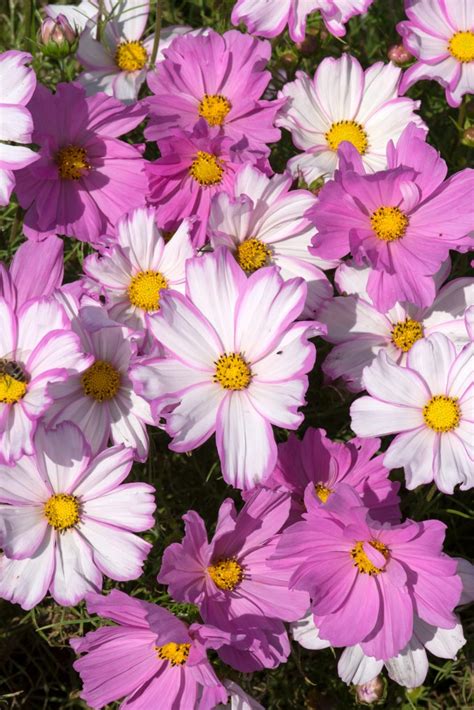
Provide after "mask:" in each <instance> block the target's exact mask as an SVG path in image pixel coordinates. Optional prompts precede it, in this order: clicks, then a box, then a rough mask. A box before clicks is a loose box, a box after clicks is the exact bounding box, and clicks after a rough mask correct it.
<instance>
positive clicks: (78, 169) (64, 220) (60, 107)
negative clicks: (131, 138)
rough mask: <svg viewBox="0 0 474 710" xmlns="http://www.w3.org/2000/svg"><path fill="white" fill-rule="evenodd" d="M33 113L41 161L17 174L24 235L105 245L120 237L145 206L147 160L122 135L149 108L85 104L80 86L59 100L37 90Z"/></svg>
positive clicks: (63, 87)
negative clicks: (125, 220)
mask: <svg viewBox="0 0 474 710" xmlns="http://www.w3.org/2000/svg"><path fill="white" fill-rule="evenodd" d="M29 108H30V110H31V113H32V116H33V120H34V123H35V130H34V132H33V140H34V142H35V143H38V144H39V146H40V159H39V160H38V161H37V162H36V163H34V165H31V166H29V167H27V168H24V169H23V170H21V171H19V172H18V174H17V194H18V199H19V201H20V204H21V206H22V207H24V208H25V209H26V215H25V227H24V229H25V234H26V235H27V237H29V238H30V239H36V240H38V239H43V238H44V237H45V236H47V235H48V234H51V233H57V234H65V235H67V236H71V237H76V238H78V239H82V240H83V241H88V242H92V243H94V244H98V243H99V238H100V237H102V236H103V235H109V236H111V235H113V228H114V225H115V223H116V222H117V220H118V218H119V217H120V216H121V215H122V214H123V213H124V212H126V211H127V210H128V209H131V208H132V207H137V206H138V205H141V204H144V200H145V194H146V190H147V179H146V176H145V173H144V170H143V168H144V165H145V161H144V160H143V158H142V157H141V154H140V152H139V151H138V150H137V149H136V148H135V147H133V146H131V145H129V144H128V143H125V142H123V141H120V140H118V139H117V136H120V135H122V134H123V133H126V132H127V131H130V130H131V129H132V128H135V126H137V125H138V124H139V123H140V121H141V120H142V119H143V118H144V116H145V109H144V108H143V107H142V106H139V105H138V104H136V105H135V106H132V107H125V106H124V105H123V104H122V103H120V101H117V100H116V99H113V98H112V97H109V96H106V95H105V94H96V95H95V96H90V97H88V98H86V96H85V91H84V89H83V88H82V87H80V86H79V85H77V84H74V83H72V84H59V85H58V87H57V91H56V94H54V95H53V94H51V92H50V91H48V89H46V88H45V87H44V86H41V85H40V86H38V87H37V89H36V92H35V94H34V96H33V98H32V100H31V102H30V106H29Z"/></svg>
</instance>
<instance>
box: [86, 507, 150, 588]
mask: <svg viewBox="0 0 474 710" xmlns="http://www.w3.org/2000/svg"><path fill="white" fill-rule="evenodd" d="M81 534H82V535H83V537H84V538H85V539H86V540H87V542H88V543H89V544H90V545H91V546H92V548H93V558H94V562H95V563H96V565H97V566H98V568H99V569H100V570H101V572H103V573H104V574H106V575H107V576H108V577H111V578H112V579H116V580H118V581H121V582H122V581H127V580H129V579H137V577H140V575H141V573H142V568H143V563H144V562H145V559H146V558H147V556H148V553H149V552H150V550H151V547H152V546H151V545H150V543H149V542H146V541H145V540H142V539H141V538H140V537H138V535H134V534H133V533H131V532H128V531H127V530H122V529H121V528H117V527H115V526H111V525H107V524H105V523H99V522H96V521H95V520H92V519H90V518H87V519H86V518H85V519H84V521H83V525H82V526H81Z"/></svg>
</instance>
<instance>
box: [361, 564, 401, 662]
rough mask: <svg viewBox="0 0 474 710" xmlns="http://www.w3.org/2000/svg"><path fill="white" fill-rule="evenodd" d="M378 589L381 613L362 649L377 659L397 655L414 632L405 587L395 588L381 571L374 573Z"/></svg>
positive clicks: (362, 644)
mask: <svg viewBox="0 0 474 710" xmlns="http://www.w3.org/2000/svg"><path fill="white" fill-rule="evenodd" d="M376 581H377V583H378V584H379V585H380V587H379V588H380V590H381V602H382V604H381V606H382V608H381V612H382V613H381V615H380V617H379V620H378V624H377V626H376V627H375V629H374V630H373V632H372V633H371V634H368V635H367V636H366V637H365V639H364V641H363V643H361V647H362V650H363V651H364V653H366V654H367V655H368V656H373V657H374V658H376V659H377V660H385V659H388V658H392V657H393V656H396V655H397V653H399V652H400V651H401V650H402V649H403V648H404V647H405V646H406V644H407V643H408V641H409V640H410V638H411V636H412V634H413V611H414V609H413V601H412V598H411V595H410V593H409V592H408V589H407V588H405V587H404V588H397V587H394V586H392V585H391V584H390V582H389V581H387V580H386V579H385V577H384V575H383V574H379V575H377V577H376Z"/></svg>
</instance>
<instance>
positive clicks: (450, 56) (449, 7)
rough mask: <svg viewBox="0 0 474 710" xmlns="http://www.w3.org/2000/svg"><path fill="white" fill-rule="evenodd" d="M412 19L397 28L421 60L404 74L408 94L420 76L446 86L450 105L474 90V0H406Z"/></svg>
mask: <svg viewBox="0 0 474 710" xmlns="http://www.w3.org/2000/svg"><path fill="white" fill-rule="evenodd" d="M405 12H406V14H407V16H408V20H406V21H404V22H400V23H399V24H398V25H397V30H398V32H399V33H400V35H401V36H402V37H403V44H404V45H405V47H406V48H407V49H408V50H409V51H410V52H411V53H412V54H413V55H414V56H415V57H416V58H417V60H418V61H417V62H416V63H415V64H414V65H413V66H412V67H410V68H409V69H407V71H406V72H405V73H404V75H403V80H402V83H401V85H400V91H401V92H402V93H404V92H405V91H407V90H408V89H409V88H410V86H412V85H413V84H415V83H416V82H417V81H419V80H420V79H434V80H435V81H437V82H438V83H439V84H441V86H443V87H444V88H445V89H446V100H447V102H448V104H449V105H450V106H459V105H460V103H461V101H462V97H463V95H464V94H472V93H474V5H473V3H472V0H439V1H438V2H436V1H433V0H405Z"/></svg>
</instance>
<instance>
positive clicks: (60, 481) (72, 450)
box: [35, 422, 90, 493]
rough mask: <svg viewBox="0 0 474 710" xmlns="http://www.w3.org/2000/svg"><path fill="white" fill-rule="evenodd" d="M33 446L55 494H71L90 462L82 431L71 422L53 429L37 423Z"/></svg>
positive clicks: (44, 475) (46, 479) (43, 474)
mask: <svg viewBox="0 0 474 710" xmlns="http://www.w3.org/2000/svg"><path fill="white" fill-rule="evenodd" d="M35 449H36V457H37V461H38V465H39V467H40V471H41V474H42V477H44V479H45V481H48V482H49V484H50V485H51V488H52V490H53V491H54V493H71V492H72V491H73V490H74V486H75V485H76V482H77V480H78V479H79V478H80V476H81V475H82V473H83V472H84V470H85V468H86V466H87V464H88V463H89V456H90V451H89V447H88V445H87V444H86V442H85V440H84V437H83V435H82V433H81V431H80V430H79V429H78V428H77V427H76V426H75V425H74V424H72V423H71V422H65V423H63V424H60V425H59V426H58V428H57V429H55V430H51V429H48V430H47V429H45V428H44V427H43V426H40V427H38V430H37V432H36V435H35Z"/></svg>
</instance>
